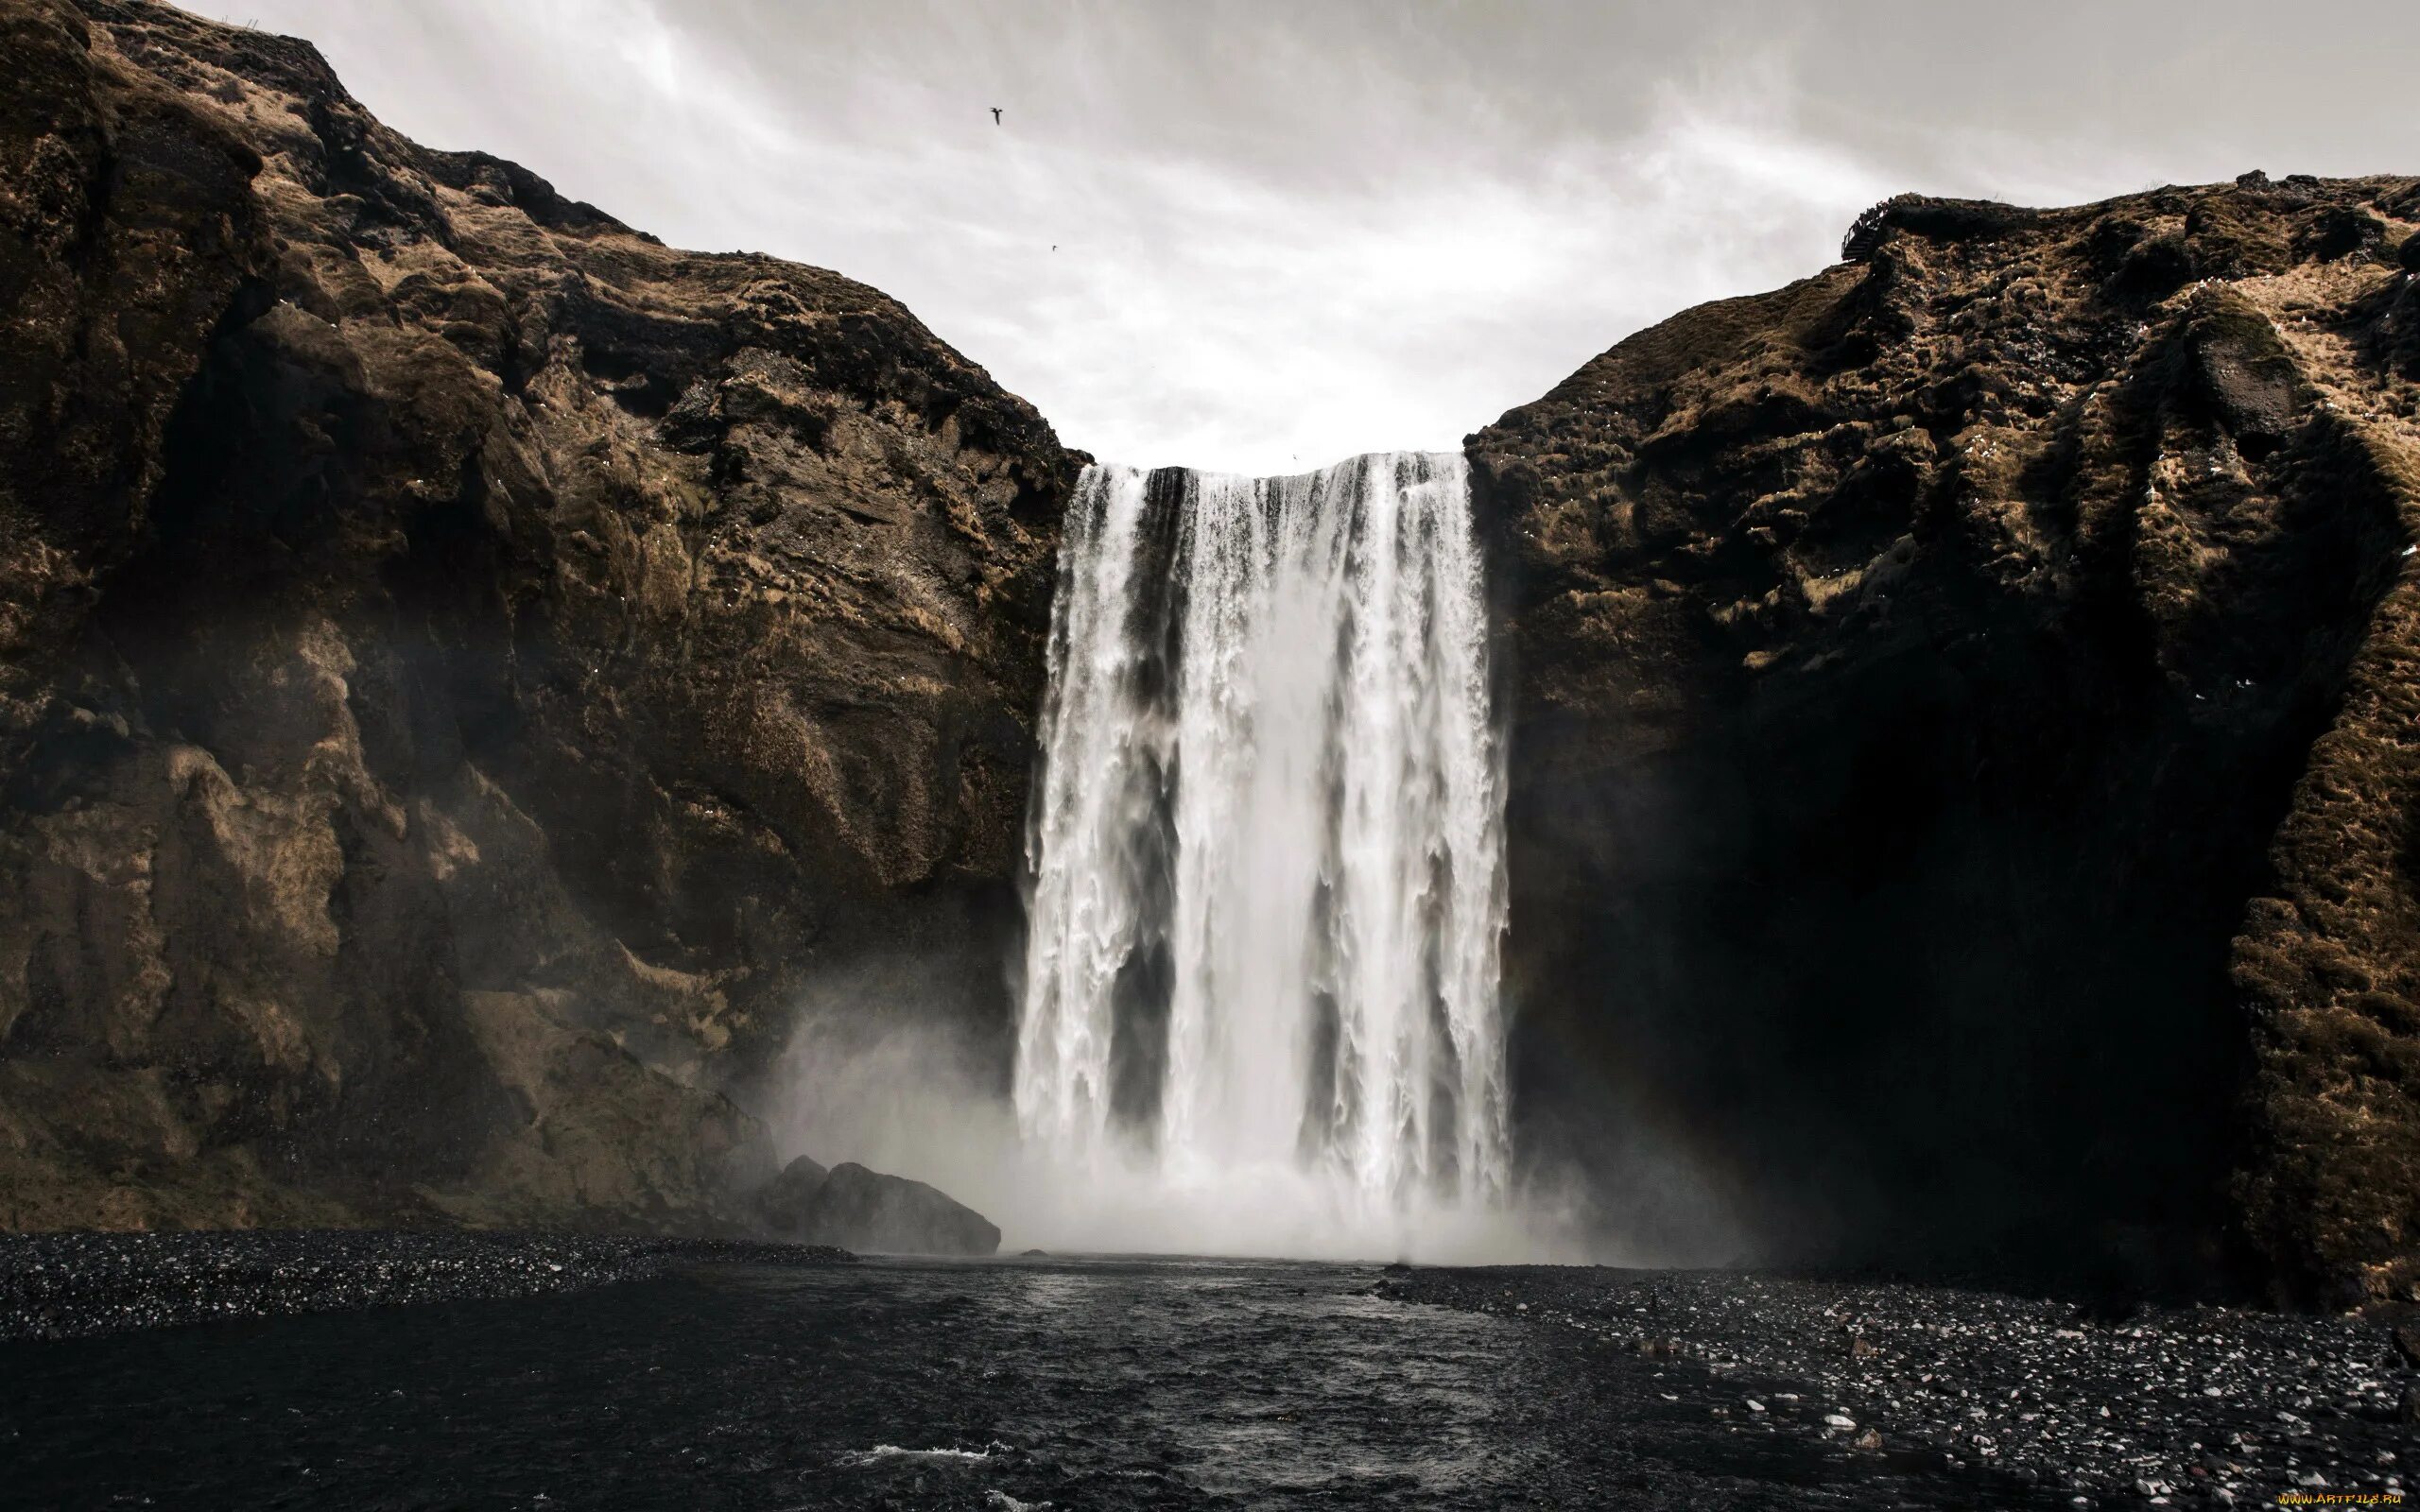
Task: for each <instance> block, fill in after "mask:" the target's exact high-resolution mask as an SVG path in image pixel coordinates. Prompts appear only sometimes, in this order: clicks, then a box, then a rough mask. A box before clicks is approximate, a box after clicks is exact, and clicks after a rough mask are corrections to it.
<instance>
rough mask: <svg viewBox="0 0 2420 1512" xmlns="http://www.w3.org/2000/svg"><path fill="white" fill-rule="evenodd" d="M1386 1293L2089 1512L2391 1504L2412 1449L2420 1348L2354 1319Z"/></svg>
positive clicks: (1678, 1282) (1783, 1290)
mask: <svg viewBox="0 0 2420 1512" xmlns="http://www.w3.org/2000/svg"><path fill="white" fill-rule="evenodd" d="M1379 1287H1380V1291H1381V1294H1382V1295H1384V1296H1387V1297H1394V1298H1397V1299H1399V1300H1403V1301H1407V1302H1424V1303H1431V1304H1435V1305H1439V1306H1444V1307H1455V1308H1461V1309H1466V1310H1472V1311H1478V1312H1483V1313H1495V1314H1513V1315H1515V1316H1518V1317H1521V1318H1524V1319H1526V1320H1529V1321H1531V1322H1534V1323H1535V1324H1537V1325H1538V1326H1540V1327H1545V1328H1564V1329H1571V1330H1576V1331H1579V1332H1582V1333H1583V1334H1592V1335H1595V1336H1596V1338H1597V1340H1598V1341H1599V1344H1600V1345H1601V1347H1603V1348H1605V1349H1613V1350H1620V1351H1624V1352H1625V1353H1631V1354H1636V1355H1643V1356H1646V1357H1648V1358H1650V1359H1653V1360H1658V1361H1661V1360H1665V1359H1668V1360H1669V1361H1670V1362H1671V1363H1670V1364H1669V1365H1668V1366H1665V1367H1664V1371H1665V1376H1666V1379H1667V1381H1668V1400H1701V1401H1702V1403H1703V1406H1704V1408H1705V1410H1706V1412H1707V1413H1708V1415H1709V1417H1714V1418H1728V1419H1730V1420H1731V1422H1732V1423H1733V1424H1734V1425H1735V1426H1736V1427H1737V1429H1738V1430H1739V1431H1741V1432H1745V1433H1755V1434H1780V1435H1805V1436H1807V1437H1811V1438H1814V1439H1817V1440H1819V1441H1822V1442H1824V1443H1826V1444H1828V1445H1830V1446H1832V1447H1834V1448H1836V1449H1837V1450H1839V1451H1840V1452H1847V1453H1876V1454H1878V1453H1886V1452H1887V1453H1891V1454H1908V1453H1921V1454H1928V1455H1935V1456H1939V1462H1942V1463H1945V1464H1947V1465H1949V1466H1950V1467H1952V1468H1958V1467H1974V1468H1976V1469H1986V1470H1992V1471H1997V1473H1999V1474H2001V1475H2006V1476H2011V1477H2014V1478H2015V1479H2016V1480H2018V1481H2022V1482H2026V1483H2029V1484H2032V1485H2036V1486H2042V1487H2045V1488H2046V1489H2057V1490H2063V1491H2066V1492H2068V1493H2070V1496H2069V1500H2070V1502H2071V1503H2072V1504H2074V1505H2078V1506H2095V1505H2102V1504H2108V1505H2125V1504H2142V1503H2150V1504H2152V1505H2219V1506H2231V1505H2243V1506H2255V1505H2272V1504H2275V1503H2277V1500H2278V1498H2279V1497H2281V1496H2286V1495H2294V1494H2297V1493H2299V1494H2302V1495H2305V1496H2308V1495H2310V1494H2312V1493H2320V1494H2330V1493H2332V1495H2330V1500H2332V1501H2335V1502H2337V1503H2340V1504H2341V1503H2349V1502H2352V1501H2354V1500H2356V1499H2359V1498H2361V1497H2363V1496H2365V1495H2366V1496H2372V1497H2376V1498H2377V1499H2378V1500H2379V1501H2381V1502H2392V1501H2394V1500H2399V1497H2397V1496H2395V1494H2394V1493H2398V1492H2400V1491H2401V1490H2402V1489H2403V1486H2404V1476H2405V1475H2406V1473H2407V1469H2406V1466H2407V1461H2409V1460H2410V1459H2411V1456H2412V1455H2413V1454H2414V1453H2415V1452H2420V1428H2415V1427H2414V1422H2415V1421H2416V1420H2420V1375H2416V1374H2415V1371H2414V1362H2413V1360H2412V1359H2411V1356H2410V1355H2408V1354H2407V1353H2406V1352H2405V1349H2406V1348H2407V1347H2408V1346H2409V1345H2410V1344H2411V1343H2412V1342H2414V1341H2412V1340H2411V1336H2410V1335H2409V1334H2407V1335H2405V1342H2404V1344H2400V1345H2399V1344H2398V1343H2397V1337H2396V1334H2395V1333H2394V1332H2393V1331H2391V1330H2390V1329H2388V1328H2386V1327H2384V1326H2382V1325H2380V1324H2377V1323H2374V1322H2366V1321H2361V1320H2358V1319H2353V1318H2341V1317H2294V1316H2285V1315H2280V1314H2269V1313H2258V1312H2249V1311H2238V1310H2234V1309H2214V1308H2196V1309H2190V1310H2168V1311H2146V1312H2143V1313H2141V1314H2136V1315H2135V1316H2133V1317H2130V1318H2127V1319H2125V1320H2123V1321H2117V1322H2113V1321H2108V1320H2096V1319H2093V1318H2091V1317H2088V1316H2085V1315H2083V1314H2079V1313H2078V1312H2077V1310H2076V1309H2074V1308H2073V1307H2071V1306H2068V1305H2066V1304H2063V1303H2057V1302H2048V1301H2040V1300H2032V1299H2027V1298H2020V1297H2005V1296H1998V1295H1994V1294H1991V1293H1983V1292H1962V1291H1952V1290H1946V1289H1942V1288H1931V1287H1917V1286H1905V1285H1854V1284H1844V1283H1840V1282H1833V1281H1822V1280H1791V1279H1783V1278H1774V1277H1755V1276H1740V1275H1735V1274H1724V1273H1714V1272H1642V1271H1618V1270H1600V1269H1587V1268H1580V1267H1569V1268H1566V1267H1539V1266H1522V1267H1507V1268H1503V1269H1486V1270H1400V1269H1397V1268H1393V1267H1391V1268H1390V1272H1389V1274H1388V1276H1387V1277H1386V1278H1385V1279H1384V1280H1381V1281H1380V1282H1379ZM2348 1493H2349V1494H2348Z"/></svg>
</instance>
